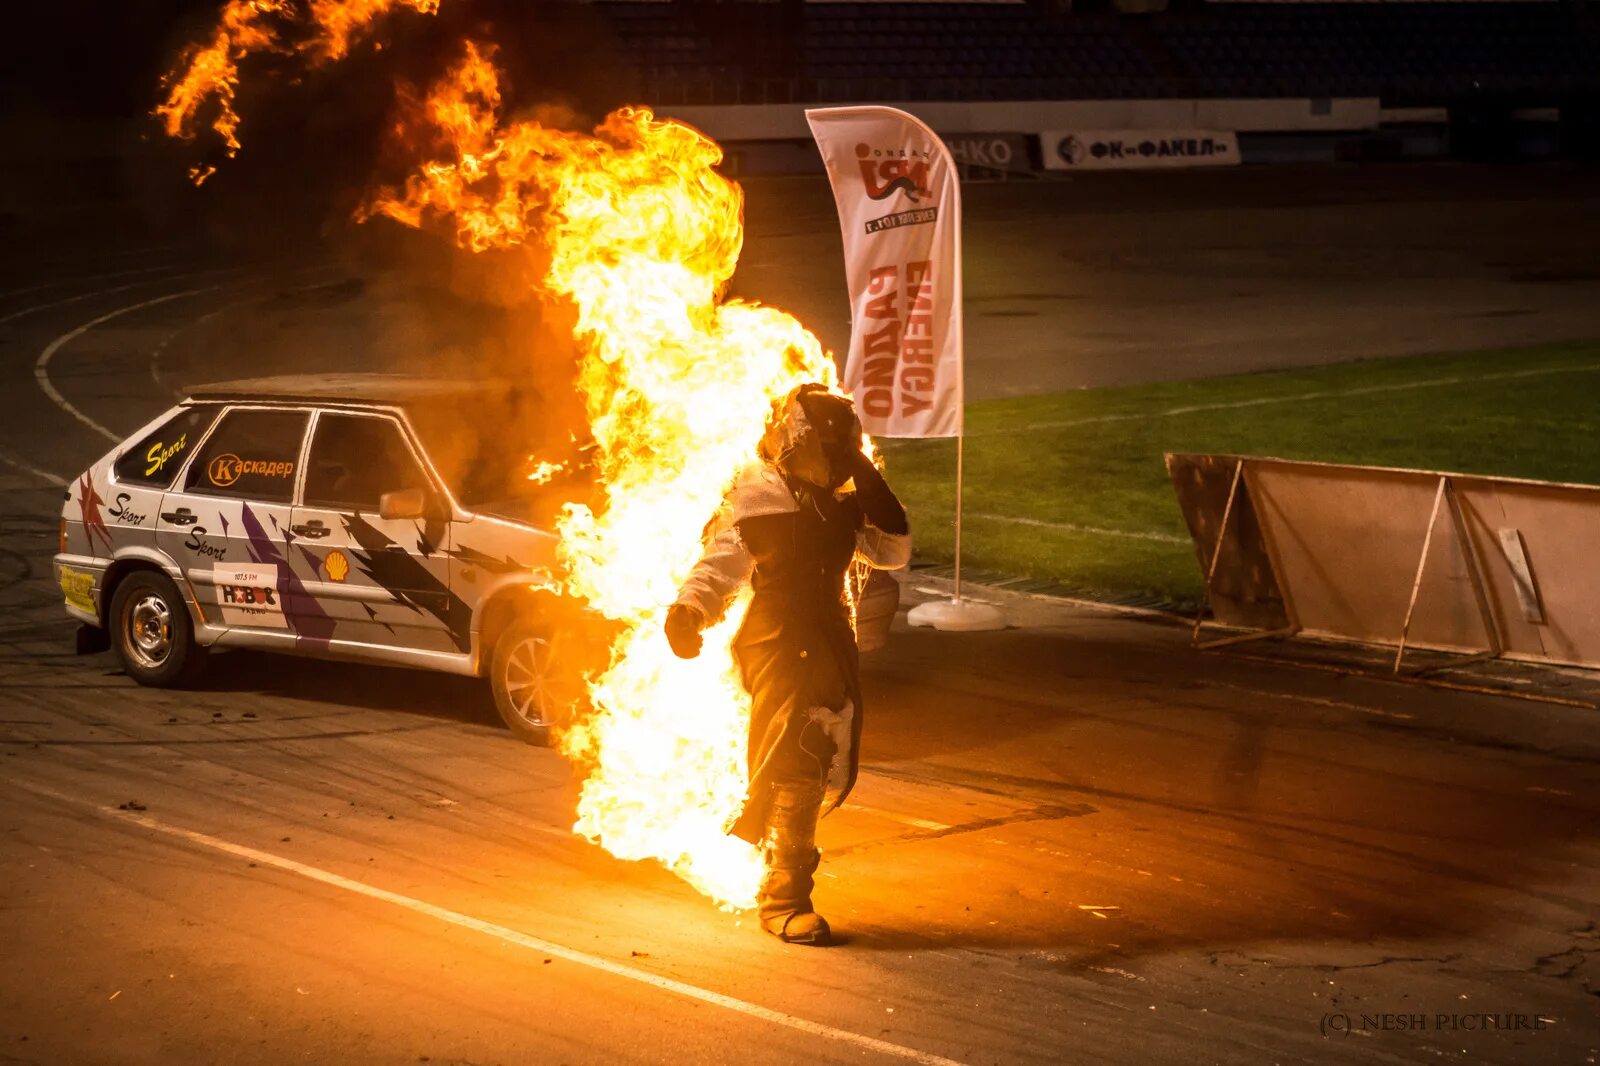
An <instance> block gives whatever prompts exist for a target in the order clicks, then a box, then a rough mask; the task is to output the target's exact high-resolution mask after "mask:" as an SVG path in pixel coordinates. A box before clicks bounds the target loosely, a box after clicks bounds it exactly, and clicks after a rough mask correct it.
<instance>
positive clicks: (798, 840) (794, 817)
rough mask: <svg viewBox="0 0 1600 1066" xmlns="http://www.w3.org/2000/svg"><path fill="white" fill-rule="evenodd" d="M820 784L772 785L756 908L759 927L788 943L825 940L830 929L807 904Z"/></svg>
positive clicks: (817, 856)
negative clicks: (763, 874) (762, 876)
mask: <svg viewBox="0 0 1600 1066" xmlns="http://www.w3.org/2000/svg"><path fill="white" fill-rule="evenodd" d="M821 810H822V789H821V787H820V786H817V785H774V786H773V788H772V803H771V806H770V807H769V808H768V814H767V835H766V838H765V839H764V840H763V844H764V850H765V857H766V861H767V875H766V878H765V879H764V880H763V881H762V882H761V895H760V897H759V899H758V900H757V903H756V911H757V913H758V914H759V915H760V917H761V928H763V929H765V930H766V931H767V932H769V933H771V934H772V935H773V936H776V937H778V938H780V939H781V940H783V941H785V942H787V943H790V944H826V943H827V942H828V940H829V938H830V936H831V935H832V934H831V931H830V930H829V929H828V923H827V922H826V921H824V920H823V918H822V915H820V914H818V913H816V912H815V911H813V910H812V909H811V888H812V874H814V873H816V870H817V863H818V862H819V861H820V860H821V858H822V856H821V855H820V854H819V853H818V852H817V816H818V814H819V813H820V812H821Z"/></svg>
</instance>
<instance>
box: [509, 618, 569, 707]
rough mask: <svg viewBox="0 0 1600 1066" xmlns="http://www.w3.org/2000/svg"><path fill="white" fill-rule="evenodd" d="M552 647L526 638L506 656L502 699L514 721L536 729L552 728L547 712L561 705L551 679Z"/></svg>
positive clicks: (545, 641) (542, 639)
mask: <svg viewBox="0 0 1600 1066" xmlns="http://www.w3.org/2000/svg"><path fill="white" fill-rule="evenodd" d="M555 652H556V649H555V643H554V641H552V640H551V639H549V638H547V637H527V638H525V639H523V640H520V641H518V642H517V645H516V646H515V647H514V648H512V649H511V653H510V654H509V655H507V656H506V670H505V686H506V698H507V699H509V700H510V701H511V709H512V710H513V711H515V712H516V715H517V717H518V718H520V719H522V720H523V721H524V722H526V723H528V724H529V725H531V726H535V727H537V728H541V729H543V728H548V727H549V726H551V725H553V724H554V721H553V717H552V714H551V710H552V709H553V708H557V707H559V706H560V705H561V699H562V694H561V690H560V685H559V683H558V681H557V679H556V676H555V669H554V666H555V658H556V654H555Z"/></svg>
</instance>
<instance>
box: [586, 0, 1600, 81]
mask: <svg viewBox="0 0 1600 1066" xmlns="http://www.w3.org/2000/svg"><path fill="white" fill-rule="evenodd" d="M603 10H604V12H605V13H606V15H607V17H608V18H609V20H610V22H611V24H612V26H613V28H614V30H615V33H616V35H617V38H618V40H619V42H620V43H621V44H622V46H623V48H624V50H625V52H626V53H627V55H628V57H629V58H630V59H631V61H632V63H633V64H634V65H635V67H636V68H637V69H638V71H639V72H640V74H641V76H642V78H643V82H644V85H645V86H646V88H647V90H648V91H649V92H650V94H651V96H652V98H653V99H655V100H657V101H658V102H660V103H663V104H700V103H708V104H709V103H719V104H727V103H763V102H770V103H788V102H819V103H821V102H830V101H839V100H853V99H866V98H878V99H899V100H1019V99H1027V100H1050V99H1125V98H1162V97H1184V98H1193V97H1282V96H1294V97H1344V96H1377V97H1380V98H1382V99H1383V101H1384V102H1385V103H1386V104H1390V105H1394V106H1431V105H1446V104H1455V103H1463V102H1468V103H1471V102H1490V103H1493V102H1515V103H1516V104H1517V105H1518V106H1545V105H1550V106H1553V105H1556V104H1558V103H1561V102H1563V101H1566V100H1571V99H1573V98H1582V97H1592V96H1594V95H1595V94H1597V93H1600V63H1597V62H1596V58H1597V57H1600V48H1597V45H1600V17H1597V15H1600V13H1597V15H1590V14H1589V13H1588V12H1587V10H1586V9H1585V8H1584V6H1583V4H1582V3H1577V2H1570V0H1562V2H1515V0H1513V2H1448V0H1446V2H1419V3H1404V2H1380V3H1293V4H1288V3H1216V4H1204V5H1200V6H1198V7H1195V8H1189V9H1185V10H1178V11H1170V12H1161V13H1155V14H1148V15H1118V14H1110V13H1078V12H1071V11H1058V10H1055V9H1053V8H1047V7H1041V6H1034V5H1026V4H963V3H866V4H852V3H811V4H804V5H795V6H792V7H791V6H786V5H780V4H714V5H688V4H676V3H636V2H619V3H608V4H605V5H603Z"/></svg>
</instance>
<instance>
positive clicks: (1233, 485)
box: [1189, 459, 1244, 644]
mask: <svg viewBox="0 0 1600 1066" xmlns="http://www.w3.org/2000/svg"><path fill="white" fill-rule="evenodd" d="M1243 475H1244V460H1243V459H1238V460H1235V461H1234V464H1233V481H1232V482H1230V483H1229V485H1228V502H1227V503H1225V504H1223V505H1222V524H1221V525H1220V526H1218V527H1217V543H1216V546H1215V547H1213V548H1212V549H1211V565H1210V566H1208V567H1206V588H1205V598H1204V599H1203V600H1201V602H1200V610H1199V611H1197V612H1195V616H1194V629H1192V630H1190V632H1189V643H1190V644H1193V643H1194V642H1195V641H1197V640H1199V639H1200V626H1201V624H1202V623H1203V622H1204V621H1205V619H1206V608H1207V607H1208V606H1210V604H1211V579H1212V578H1214V577H1215V576H1216V575H1217V562H1218V561H1219V560H1221V558H1222V542H1223V540H1225V539H1226V538H1227V536H1228V519H1229V518H1231V517H1233V500H1234V497H1236V496H1238V495H1239V480H1240V478H1241V477H1242V476H1243Z"/></svg>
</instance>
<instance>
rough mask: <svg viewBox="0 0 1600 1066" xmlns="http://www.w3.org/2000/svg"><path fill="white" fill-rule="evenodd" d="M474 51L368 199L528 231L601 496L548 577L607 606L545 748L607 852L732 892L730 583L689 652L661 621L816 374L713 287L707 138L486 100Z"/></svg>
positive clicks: (736, 793)
mask: <svg viewBox="0 0 1600 1066" xmlns="http://www.w3.org/2000/svg"><path fill="white" fill-rule="evenodd" d="M499 100H500V95H499V81H498V77H497V75H496V72H495V70H494V68H493V66H492V64H491V63H490V62H489V61H488V60H487V59H486V58H485V55H484V50H483V49H480V48H478V47H475V46H471V45H469V46H468V48H467V51H466V56H465V58H464V59H463V60H462V62H461V63H460V64H459V65H458V66H456V67H455V69H454V70H452V71H451V72H450V74H449V76H448V77H446V78H445V79H444V80H443V81H442V82H441V83H440V85H439V86H437V87H436V88H435V90H434V91H433V92H432V93H430V94H429V97H428V100H427V109H428V117H429V120H430V121H431V122H432V123H433V125H434V126H435V127H436V129H437V131H438V133H439V134H440V135H441V138H442V141H443V143H445V144H447V145H448V146H449V153H448V154H447V155H444V156H442V157H441V158H439V159H437V160H434V161H432V162H430V163H427V164H425V165H424V166H423V167H422V168H421V169H420V170H419V171H418V173H417V174H416V175H414V176H413V177H412V178H411V180H410V181H409V182H408V183H407V184H406V186H405V188H404V189H403V190H400V191H391V192H387V193H384V194H381V195H380V196H379V197H378V198H377V200H376V201H375V203H374V205H373V210H374V211H376V212H379V213H382V214H385V215H388V216H390V217H391V218H395V219H397V220H399V221H402V222H405V223H407V224H411V225H417V224H419V223H421V222H422V221H423V220H424V219H425V218H426V217H427V216H429V215H438V216H442V217H445V218H448V219H449V221H450V223H451V224H452V225H453V226H454V227H455V231H456V234H457V238H458V240H459V241H460V242H461V244H463V245H464V246H465V247H468V248H472V249H476V250H483V249H487V248H500V247H507V246H511V245H517V244H520V243H523V242H526V241H536V242H537V243H538V245H539V246H540V247H541V248H542V249H543V250H544V252H545V253H546V254H547V255H548V256H549V266H548V269H547V272H546V274H545V277H544V280H543V286H544V288H545V289H546V290H547V292H548V293H550V294H552V295H555V296H557V297H560V298H564V299H567V300H570V301H571V303H572V305H573V306H574V307H575V308H576V310H577V337H578V342H579V344H580V347H581V349H582V358H581V361H580V365H579V372H578V382H577V384H578V388H579V390H580V391H581V393H582V394H583V396H584V398H585V404H586V407H587V411H588V416H589V423H590V428H591V431H592V433H593V435H594V439H595V442H596V445H597V446H598V470H599V474H600V479H601V483H602V485H603V488H604V491H605V505H604V507H603V508H601V509H600V511H599V513H598V514H596V513H594V512H592V511H590V510H588V509H587V508H581V507H580V508H575V509H573V510H571V511H569V512H568V514H567V515H566V516H565V518H564V519H563V520H562V521H561V523H560V533H561V538H562V539H561V547H562V556H563V561H564V562H565V564H566V574H567V577H566V580H567V584H568V588H569V589H570V590H571V591H572V592H574V593H576V594H578V595H580V596H582V597H584V598H585V599H586V600H587V601H588V602H589V603H590V605H591V606H592V607H593V608H594V609H596V610H598V611H599V612H601V613H602V614H604V615H606V616H607V617H608V618H611V619H613V620H615V621H618V622H621V623H622V624H623V632H622V635H621V637H620V638H618V640H617V642H616V644H615V645H614V647H613V660H612V664H611V666H610V669H609V670H607V671H606V672H605V673H604V674H603V675H602V676H600V677H598V678H595V679H593V681H592V683H591V686H590V695H591V697H592V702H593V704H594V708H595V713H594V715H593V716H592V717H590V718H586V719H585V720H584V721H583V722H581V723H580V724H578V725H577V726H576V727H575V728H573V729H572V730H570V731H569V732H568V733H567V734H566V735H565V737H564V743H563V747H564V750H566V751H567V753H568V754H570V755H572V756H574V757H575V758H577V759H578V760H579V761H580V762H581V763H582V764H583V765H585V766H587V767H591V768H592V769H591V772H590V773H589V776H588V778H587V779H586V780H585V782H584V786H583V792H582V796H581V798H580V799H579V802H578V821H577V825H576V829H577V831H578V832H580V833H583V834H584V835H585V836H587V837H589V838H591V839H594V840H596V841H598V842H599V843H601V844H602V845H604V846H605V847H606V848H607V849H608V850H609V851H611V852H613V853H614V854H616V855H619V856H622V857H623V858H629V859H644V858H654V859H659V860H660V861H662V862H663V863H665V864H666V865H667V866H668V867H670V868H671V869H672V870H674V871H675V872H677V873H678V874H680V875H681V876H682V877H684V878H685V879H686V880H688V881H689V882H690V883H691V884H693V885H695V886H696V887H697V888H699V889H701V890H702V891H704V892H706V893H707V894H709V895H711V896H712V897H714V898H715V899H717V900H719V901H721V902H723V903H726V904H729V905H732V906H749V905H751V904H752V903H753V902H754V899H755V890H756V887H757V883H758V881H759V879H760V873H761V864H760V858H759V856H758V854H757V853H756V851H755V849H754V848H752V847H750V846H749V845H748V844H745V843H744V842H742V841H739V840H737V839H735V838H732V837H729V836H728V835H727V833H726V826H727V824H728V823H729V821H731V820H732V818H734V817H735V816H736V815H737V814H738V813H739V809H740V805H741V803H742V801H743V798H744V792H745V784H746V776H745V760H744V752H745V743H746V727H747V724H748V721H749V714H750V706H749V697H748V696H747V695H746V693H745V692H744V690H743V687H742V686H741V684H740V681H739V677H738V674H737V671H736V670H735V669H734V666H733V661H732V656H731V653H730V651H729V641H730V639H731V637H732V635H733V632H734V629H735V628H736V626H737V622H738V618H739V617H740V616H741V615H742V613H743V607H744V605H743V603H741V604H739V605H738V606H737V607H736V608H735V610H734V611H733V612H731V615H730V617H729V618H728V619H727V620H726V621H724V623H723V624H722V625H721V626H719V627H717V628H716V629H714V630H713V631H712V632H711V633H709V634H708V638H707V642H706V650H705V652H704V653H703V654H702V656H701V657H700V658H699V659H697V660H694V661H692V662H683V661H680V660H678V659H676V658H675V657H674V656H673V655H672V653H671V651H670V649H669V648H668V646H667V642H666V640H665V638H664V637H663V636H662V634H661V623H662V620H663V616H664V612H665V609H666V606H667V605H668V604H670V603H671V602H672V600H673V598H674V597H675V595H676V592H677V587H678V585H679V583H680V582H682V580H683V579H684V578H685V577H686V576H687V574H688V572H689V569H690V568H691V567H692V566H693V564H694V562H695V560H696V558H697V557H698V555H699V551H700V533H701V530H702V529H703V527H704V525H705V522H706V519H707V517H708V516H710V515H711V514H712V513H713V512H714V511H715V510H716V508H717V505H718V503H719V502H720V500H721V498H722V495H723V493H724V491H725V490H726V488H727V486H728V484H729V483H730V481H731V480H732V478H733V476H734V474H735V473H736V472H737V471H738V469H739V468H740V467H741V466H742V465H743V464H745V463H746V462H748V461H750V460H751V459H752V458H753V457H754V455H755V449H756V444H757V442H758V441H759V439H760V437H761V433H762V430H763V428H764V426H765V424H766V420H767V417H768V415H769V414H770V412H771V410H772V401H773V399H774V398H776V397H779V396H782V395H783V394H785V393H786V392H788V390H789V389H791V388H793V387H794V386H795V385H798V384H800V383H801V382H804V381H818V380H820V381H826V382H829V383H831V382H832V380H833V376H834V369H833V364H832V361H831V360H830V359H829V358H828V357H827V356H826V355H825V354H824V353H823V351H822V348H821V346H820V345H819V344H818V343H817V340H816V338H815V337H813V336H812V335H811V334H810V333H809V332H808V331H807V330H806V329H805V328H804V327H803V326H801V325H800V323H798V322H797V321H795V320H794V319H793V318H791V317H790V316H789V315H786V314H784V313H783V312H781V311H776V310H773V309H771V308H766V307H759V306H755V305H751V304H746V303H740V302H737V301H724V300H722V298H721V297H722V293H723V289H724V287H725V286H726V284H727V282H728V279H729V278H730V277H732V275H733V270H734V267H735V265H736V264H737V262H738V258H739V250H740V247H741V245H742V243H743V219H742V212H743V196H742V193H741V191H740V189H739V187H738V185H737V184H735V183H734V182H732V181H730V180H728V179H727V178H724V177H722V176H721V175H719V174H718V173H717V172H716V170H715V167H716V164H717V163H719V162H720V161H721V158H722V153H721V150H720V149H719V148H718V147H717V146H716V144H714V143H713V142H712V141H710V140H709V139H707V138H706V137H704V136H703V135H701V134H700V133H698V132H696V131H695V130H692V129H690V128H689V127H687V126H684V125H681V124H678V123H675V122H660V121H657V120H656V119H655V118H654V117H653V116H652V115H651V114H650V112H649V111H645V110H642V109H623V110H621V111H617V112H615V113H614V114H612V115H611V116H609V117H608V118H607V119H606V120H605V122H603V123H602V124H601V125H600V127H599V128H598V129H597V130H596V131H595V132H594V134H592V135H590V134H579V133H572V132H567V131H562V130H557V129H551V128H548V127H545V126H543V125H540V124H539V123H537V122H534V121H519V122H510V123H502V122H500V121H499V116H498V114H497V109H498V107H499Z"/></svg>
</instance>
